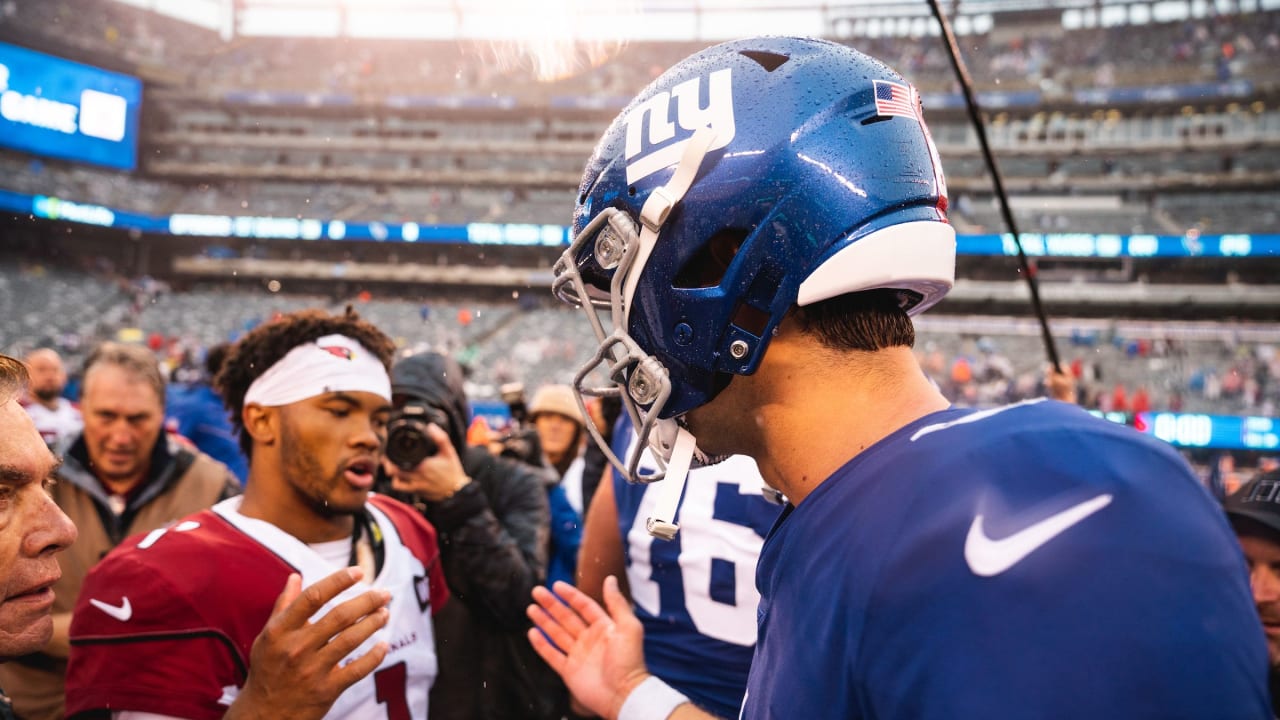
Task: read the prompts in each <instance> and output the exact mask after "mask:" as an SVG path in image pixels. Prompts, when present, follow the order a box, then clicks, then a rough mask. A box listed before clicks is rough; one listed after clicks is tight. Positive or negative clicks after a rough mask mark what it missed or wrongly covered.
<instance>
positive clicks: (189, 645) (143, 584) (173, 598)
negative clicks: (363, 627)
mask: <svg viewBox="0 0 1280 720" xmlns="http://www.w3.org/2000/svg"><path fill="white" fill-rule="evenodd" d="M289 572H290V568H289V566H288V565H286V564H285V563H283V562H282V561H281V560H280V559H279V558H277V557H276V556H274V555H272V554H271V553H270V552H267V551H265V550H263V549H262V548H261V547H260V546H258V545H256V544H251V543H246V542H245V541H244V540H243V539H242V536H240V535H239V533H238V532H237V531H235V529H234V528H232V527H231V526H230V525H229V524H228V523H226V521H224V520H223V519H222V518H220V517H218V516H217V515H216V514H214V513H212V512H208V511H205V512H202V513H197V514H196V515H192V516H190V517H189V518H187V519H186V520H184V521H183V522H181V523H178V524H177V525H176V526H175V527H174V528H172V529H169V530H165V531H156V532H155V533H151V534H148V535H145V536H142V535H140V536H136V537H133V538H130V539H128V540H126V541H125V542H124V543H121V545H120V546H119V547H117V548H116V549H115V550H113V551H112V552H111V553H109V554H108V555H107V557H106V558H104V559H103V560H102V562H100V563H98V565H97V566H95V567H94V568H93V570H91V571H90V572H89V575H88V576H87V577H86V579H85V583H84V586H83V587H82V588H81V591H80V597H79V599H78V600H77V602H76V608H75V611H74V614H73V616H72V621H71V633H70V634H71V656H70V658H69V660H68V665H67V682H66V693H67V694H66V699H67V716H68V717H75V716H76V715H77V714H81V713H89V712H93V711H101V710H105V709H108V708H110V709H111V710H133V711H138V712H151V713H157V714H161V715H172V716H174V717H181V718H191V719H192V720H204V719H205V718H209V719H210V720H214V719H215V718H221V717H222V716H223V714H224V713H225V712H226V710H227V706H228V705H230V703H231V702H232V700H234V699H235V696H236V694H237V692H238V691H239V688H241V687H242V686H243V685H244V682H245V679H246V677H247V676H248V664H249V650H250V648H252V646H253V641H254V639H255V638H256V637H257V635H258V633H259V632H260V631H261V630H262V627H263V625H265V624H266V621H267V618H268V617H269V616H270V614H271V609H272V607H273V605H274V602H275V598H276V596H277V595H279V593H280V590H281V589H282V588H283V587H284V583H285V580H286V579H287V577H288V573H289Z"/></svg>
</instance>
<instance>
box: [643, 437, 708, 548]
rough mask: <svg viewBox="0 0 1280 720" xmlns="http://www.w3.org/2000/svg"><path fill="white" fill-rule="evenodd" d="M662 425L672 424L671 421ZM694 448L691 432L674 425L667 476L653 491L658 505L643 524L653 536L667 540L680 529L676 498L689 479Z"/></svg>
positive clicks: (682, 492) (678, 506)
mask: <svg viewBox="0 0 1280 720" xmlns="http://www.w3.org/2000/svg"><path fill="white" fill-rule="evenodd" d="M659 422H664V421H659ZM665 422H671V423H673V424H674V423H675V421H674V420H668V421H665ZM659 434H661V433H659ZM637 445H638V444H637ZM697 445H698V443H697V440H696V439H695V438H694V437H693V434H692V433H690V432H689V431H688V430H685V429H684V428H682V427H679V426H677V428H676V441H675V446H674V447H673V448H672V449H671V457H670V458H669V459H668V460H667V476H666V478H664V479H663V481H662V482H660V483H658V487H657V488H655V489H654V492H656V493H658V503H657V504H656V505H655V506H654V508H653V516H652V517H649V518H647V519H646V520H645V523H644V529H645V530H647V531H648V532H649V534H650V535H652V536H654V537H658V538H662V539H663V540H670V539H671V538H673V537H675V536H676V531H678V530H679V529H680V524H679V523H677V522H676V511H677V510H679V509H680V496H681V495H683V494H684V484H685V480H687V479H688V478H689V465H690V464H691V463H692V462H693V453H694V451H695V450H696V449H697Z"/></svg>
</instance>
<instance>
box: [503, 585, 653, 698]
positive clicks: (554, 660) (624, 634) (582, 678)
mask: <svg viewBox="0 0 1280 720" xmlns="http://www.w3.org/2000/svg"><path fill="white" fill-rule="evenodd" d="M555 591H556V594H558V595H559V596H560V598H563V599H564V600H565V602H567V603H568V605H566V604H565V603H564V602H561V601H560V599H559V598H557V597H556V595H554V594H552V593H551V592H550V591H549V590H547V589H546V588H544V587H536V588H534V589H533V599H534V600H535V601H537V604H535V605H530V606H529V618H530V619H531V620H533V623H534V625H536V626H537V627H535V628H533V629H531V630H529V642H530V643H532V644H533V649H534V650H536V651H537V652H538V655H540V656H542V659H543V660H545V661H546V662H547V665H550V666H551V669H552V670H555V671H556V672H557V673H559V674H560V677H561V678H563V679H564V682H565V685H566V686H568V688H569V692H571V693H573V697H574V699H575V700H576V701H577V702H578V703H580V705H581V706H583V707H585V708H587V709H589V710H590V711H591V712H593V713H595V714H597V715H599V716H601V717H604V718H616V717H617V716H618V711H619V710H620V709H621V708H622V703H623V701H625V700H626V699H627V695H629V694H630V693H631V691H632V690H633V689H635V687H636V686H637V685H639V684H640V683H641V682H643V681H644V679H645V678H647V677H649V672H648V671H647V670H646V669H645V666H644V647H643V646H644V629H643V628H642V627H641V626H640V621H639V620H637V619H636V616H635V613H633V612H632V611H631V605H630V604H629V603H628V602H627V599H626V598H625V597H624V596H623V595H622V593H621V592H620V591H619V590H618V580H617V578H615V577H614V576H612V575H610V576H609V577H608V578H606V579H605V581H604V602H605V606H606V607H608V609H609V611H608V612H607V613H606V612H605V610H604V608H601V607H600V605H599V604H598V603H596V601H595V600H592V599H591V598H589V597H587V596H586V595H585V594H583V593H582V592H581V591H579V590H578V589H577V588H575V587H573V586H572V585H569V584H568V583H563V582H558V583H556V584H555ZM543 633H546V634H545V635H544V634H543ZM548 638H550V640H549V641H548Z"/></svg>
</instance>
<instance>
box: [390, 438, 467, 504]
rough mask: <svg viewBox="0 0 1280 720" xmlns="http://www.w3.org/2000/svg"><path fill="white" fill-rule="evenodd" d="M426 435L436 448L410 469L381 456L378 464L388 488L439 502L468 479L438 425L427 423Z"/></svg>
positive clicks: (456, 455) (459, 460)
mask: <svg viewBox="0 0 1280 720" xmlns="http://www.w3.org/2000/svg"><path fill="white" fill-rule="evenodd" d="M427 437H429V438H431V439H432V440H433V441H434V442H435V444H436V447H437V448H438V449H437V450H436V454H435V455H432V456H430V457H427V458H425V459H423V461H422V462H420V463H418V465H417V467H415V468H413V469H412V470H404V469H401V468H400V467H399V466H397V465H396V464H395V463H393V462H391V461H390V460H387V459H386V458H385V457H384V458H383V460H382V467H383V469H384V470H386V472H387V477H389V478H391V488H392V489H393V490H396V491H398V492H407V493H414V494H417V495H420V496H422V497H424V498H426V499H427V500H429V501H431V502H440V501H441V500H446V499H448V498H450V497H453V494H454V493H456V492H458V491H459V490H461V489H462V488H463V487H465V486H466V485H467V483H470V482H471V478H469V477H467V472H466V470H463V469H462V460H461V459H459V458H458V453H457V451H456V450H454V449H453V441H452V440H450V439H449V434H448V433H446V432H445V431H444V430H443V429H441V428H440V426H439V425H436V424H435V423H431V424H429V425H427Z"/></svg>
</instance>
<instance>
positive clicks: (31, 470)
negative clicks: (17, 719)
mask: <svg viewBox="0 0 1280 720" xmlns="http://www.w3.org/2000/svg"><path fill="white" fill-rule="evenodd" d="M56 466H57V461H56V459H55V458H54V457H53V454H52V453H50V452H49V449H48V448H47V447H45V444H44V441H43V440H41V439H40V433H38V432H36V428H35V425H34V424H32V422H31V418H29V417H27V414H26V412H25V411H23V409H22V407H21V406H19V405H18V402H17V400H16V399H11V400H9V401H7V402H5V403H3V404H0V658H11V657H16V656H19V655H25V654H27V653H31V652H35V651H36V650H39V649H41V648H43V647H44V645H45V643H47V642H49V636H50V635H51V634H52V633H53V620H52V617H51V615H50V612H51V611H52V609H53V589H52V586H53V583H54V581H56V580H57V579H58V577H59V576H60V575H61V574H62V573H61V571H60V570H59V569H58V562H57V560H56V559H55V558H54V556H55V555H56V554H57V553H58V552H60V551H62V550H64V549H66V548H67V546H69V545H70V544H71V543H72V542H74V541H75V539H76V528H75V526H74V525H72V524H71V520H70V519H68V518H67V516H66V515H65V514H63V512H62V510H60V509H59V508H58V506H57V505H55V504H54V502H53V499H52V498H50V497H49V492H48V489H47V483H48V482H49V476H50V474H52V472H53V470H54V468H55V467H56Z"/></svg>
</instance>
